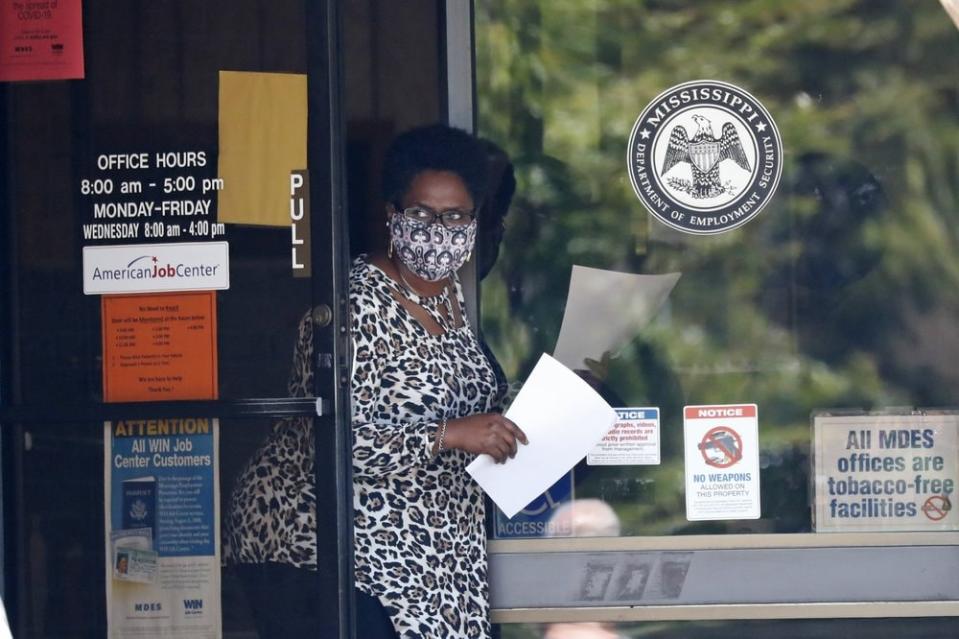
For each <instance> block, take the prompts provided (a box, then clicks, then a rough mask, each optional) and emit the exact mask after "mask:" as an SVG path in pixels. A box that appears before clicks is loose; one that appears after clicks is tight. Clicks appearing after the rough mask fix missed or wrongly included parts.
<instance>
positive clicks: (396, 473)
mask: <svg viewBox="0 0 959 639" xmlns="http://www.w3.org/2000/svg"><path fill="white" fill-rule="evenodd" d="M401 290H402V289H400V288H399V287H398V286H397V285H396V284H395V283H394V282H393V280H392V279H390V278H389V277H388V276H387V275H386V274H385V273H384V272H383V271H381V270H380V269H379V268H377V267H376V266H374V265H372V264H370V263H369V261H368V260H367V259H366V257H365V256H360V257H359V258H357V259H356V261H355V262H354V265H353V268H352V269H351V271H350V311H351V336H352V340H353V372H352V383H351V395H352V429H353V509H354V533H353V534H354V552H355V571H356V586H357V588H359V589H360V590H362V591H363V592H366V593H368V594H370V595H372V596H374V597H377V598H378V599H379V600H380V602H381V603H382V604H383V606H384V607H385V609H386V610H387V612H388V613H389V615H390V618H391V619H392V621H393V625H394V626H395V627H396V629H397V631H398V633H399V635H400V636H401V637H436V638H440V637H444V638H445V637H469V638H483V637H489V636H490V624H489V604H488V594H487V580H486V536H485V529H484V498H483V493H482V492H481V490H480V488H479V487H478V486H477V485H476V484H475V483H474V482H473V480H472V479H471V478H470V476H469V475H468V474H467V473H466V470H465V467H466V465H467V464H468V463H469V462H470V461H471V460H472V455H469V454H467V453H464V452H462V451H459V450H444V451H442V452H441V453H440V454H438V455H437V456H435V457H434V456H433V455H432V447H433V440H434V436H435V433H436V430H437V428H438V425H439V423H440V422H441V421H442V419H443V418H444V417H445V418H447V419H453V418H456V417H463V416H466V415H471V414H474V413H481V412H488V411H491V410H495V409H497V408H498V407H499V402H500V400H501V398H502V396H503V391H504V390H505V389H504V387H503V384H502V383H501V382H498V381H497V379H498V378H499V376H498V375H496V374H494V368H493V366H492V365H491V363H490V361H489V360H488V359H487V357H486V355H484V353H483V351H482V349H481V346H480V344H479V342H478V340H477V339H476V337H475V335H474V334H473V332H472V330H471V328H470V327H469V324H468V323H464V325H463V326H462V327H459V328H456V327H450V326H447V325H448V321H447V320H446V318H445V316H444V315H441V314H440V313H438V312H437V311H436V310H435V309H434V308H433V305H432V304H431V302H432V301H434V300H433V299H422V298H418V297H417V296H416V295H415V294H412V293H410V292H408V291H404V292H402V293H399V294H401V295H406V296H407V297H409V298H410V299H411V301H413V302H414V303H416V304H419V305H421V306H422V307H423V308H424V309H426V310H427V312H428V313H429V314H430V316H431V317H432V318H433V320H434V321H435V322H437V324H439V325H440V326H446V331H445V332H444V333H443V334H442V335H431V334H430V333H429V332H427V330H426V329H425V328H424V327H423V326H422V324H420V322H418V321H417V320H416V319H415V318H414V317H413V316H412V315H411V314H410V312H409V311H408V310H407V309H406V308H405V307H404V306H403V305H402V304H401V303H400V302H399V301H398V300H397V299H396V297H394V295H395V294H396V293H398V292H399V291H401ZM455 297H456V299H455V301H454V300H449V302H450V303H456V304H457V305H458V308H459V309H460V310H461V311H462V309H463V294H462V289H461V288H460V285H459V282H455ZM434 299H435V298H434ZM439 301H440V303H443V302H444V301H445V300H442V299H441V300H439ZM460 315H461V316H463V313H462V312H461V313H460ZM311 331H312V323H311V322H310V321H309V316H307V317H304V320H303V322H301V324H300V330H299V339H298V345H297V349H296V354H295V362H294V371H293V373H294V374H293V379H292V381H291V383H290V392H291V394H292V395H294V396H305V395H306V394H308V392H309V389H310V388H311V382H312V380H311V375H312V372H311V369H310V366H309V362H310V357H311V353H310V350H311V346H310V345H311ZM312 451H313V435H312V421H311V420H303V419H287V420H283V421H281V422H279V423H278V424H277V426H276V427H275V429H274V432H273V434H272V436H271V437H270V439H269V440H268V441H267V443H266V444H265V445H264V446H263V447H262V448H261V449H260V450H259V451H258V452H257V454H256V455H255V456H254V458H253V460H252V461H251V462H250V464H249V466H248V467H247V469H246V471H245V472H244V473H243V474H242V475H241V476H240V478H239V479H238V482H237V486H236V488H235V489H234V492H233V496H232V504H231V509H230V515H229V517H228V521H227V525H226V534H225V537H226V539H225V542H224V544H225V548H224V557H225V558H226V560H227V561H228V562H231V563H259V562H268V561H269V562H280V563H285V564H291V565H294V566H300V567H306V568H312V569H315V567H316V556H315V549H314V546H315V543H316V537H315V527H316V523H315V522H316V519H315V497H314V494H313V486H312V477H313V452H312Z"/></svg>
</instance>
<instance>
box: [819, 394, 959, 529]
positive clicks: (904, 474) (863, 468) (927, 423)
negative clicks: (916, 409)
mask: <svg viewBox="0 0 959 639" xmlns="http://www.w3.org/2000/svg"><path fill="white" fill-rule="evenodd" d="M957 433H959V415H956V414H949V413H943V414H920V415H836V416H834V415H829V414H818V415H815V416H814V417H813V434H814V439H815V468H816V504H815V529H816V531H817V532H849V531H879V530H882V531H888V530H957V529H959V515H957V513H956V508H955V505H956V481H957V470H959V449H957V442H959V437H957Z"/></svg>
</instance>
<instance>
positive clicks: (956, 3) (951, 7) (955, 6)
mask: <svg viewBox="0 0 959 639" xmlns="http://www.w3.org/2000/svg"><path fill="white" fill-rule="evenodd" d="M939 2H941V3H942V7H943V8H944V9H945V10H946V13H948V14H949V17H950V18H952V21H953V22H955V23H956V27H959V0H939Z"/></svg>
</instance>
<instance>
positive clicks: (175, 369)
mask: <svg viewBox="0 0 959 639" xmlns="http://www.w3.org/2000/svg"><path fill="white" fill-rule="evenodd" d="M16 4H18V3H14V5H16ZM44 4H47V5H53V6H52V7H47V9H50V11H47V13H46V14H45V13H43V12H40V13H38V14H37V15H32V14H31V15H29V16H27V17H29V18H30V19H31V20H35V22H33V23H31V25H25V24H23V23H22V20H21V22H18V23H16V24H15V25H14V28H15V30H16V32H17V34H18V35H17V37H18V38H19V39H18V40H17V42H18V46H19V47H21V49H18V54H22V55H21V56H20V57H19V58H16V59H14V60H12V61H11V60H8V59H7V58H4V59H3V62H2V64H3V65H4V67H3V68H2V69H0V74H3V76H2V77H4V79H5V80H6V81H5V82H3V83H2V84H0V110H2V119H3V121H4V127H3V129H2V136H3V139H2V142H3V145H2V153H3V162H2V167H3V169H2V171H0V193H2V204H0V210H2V218H0V219H2V231H0V238H2V241H3V249H2V250H0V255H2V263H3V267H2V276H3V283H2V285H0V290H2V295H3V297H2V302H0V308H2V319H0V322H2V324H0V326H2V329H0V335H2V341H3V347H2V351H0V352H2V360H0V382H2V386H0V400H2V403H0V422H2V433H3V440H2V448H3V508H4V510H3V521H4V529H3V531H4V535H3V553H4V561H3V567H4V573H3V577H4V602H5V604H6V607H7V610H8V613H9V615H10V617H11V620H12V624H13V631H14V635H15V636H17V637H38V638H39V637H104V636H111V637H122V636H133V635H135V636H165V637H179V636H182V637H221V636H226V637H241V636H242V637H255V636H269V634H268V633H269V630H264V628H270V627H271V626H270V625H269V623H272V622H274V621H275V620H276V618H280V617H284V616H296V615H297V614H298V613H297V611H298V610H302V609H304V608H308V609H310V611H311V613H312V616H311V617H310V620H311V621H310V623H311V627H312V629H313V631H314V632H315V636H324V637H338V636H339V637H347V636H350V632H351V629H350V628H351V624H350V621H349V620H350V614H351V607H352V603H351V598H350V596H351V593H352V578H351V570H352V568H351V547H350V546H351V541H350V540H351V533H350V530H351V511H350V502H349V494H350V492H349V487H350V481H349V437H348V430H346V429H347V428H348V421H347V420H344V419H342V416H343V415H344V414H345V413H344V408H345V407H346V406H348V405H347V404H346V402H347V401H348V400H347V397H348V394H347V393H346V387H345V385H346V384H347V383H348V371H347V366H348V363H347V348H348V343H347V341H346V336H347V329H346V317H345V313H346V311H345V309H346V288H345V274H346V263H347V262H346V259H347V257H346V249H345V248H344V245H345V243H346V242H345V240H344V241H343V242H341V241H340V238H345V237H346V236H347V232H346V229H345V222H344V220H343V199H344V198H343V195H342V190H343V187H342V182H343V172H342V164H343V154H342V148H341V147H342V140H341V136H342V127H341V125H340V117H341V114H340V108H339V102H338V101H339V99H340V91H339V84H338V83H339V82H340V73H339V64H340V61H339V59H338V56H337V43H338V38H339V18H338V16H337V11H336V3H327V2H320V3H313V2H298V1H283V2H274V3H269V4H264V3H261V2H256V1H253V0H250V1H240V2H204V3H199V4H198V3H191V2H166V3H155V2H143V1H136V2H129V1H127V0H117V1H107V2H85V3H82V11H80V10H77V12H76V14H75V15H69V14H67V10H66V9H62V5H65V4H71V5H75V6H80V3H60V7H58V6H56V3H44ZM3 10H4V11H7V10H8V9H7V8H6V7H5V8H4V9H3ZM61 10H62V11H64V14H63V15H59V14H58V15H56V16H54V15H53V14H52V13H51V11H52V12H54V13H56V12H59V11H61ZM21 13H22V12H21ZM47 14H50V15H47ZM51 16H52V17H51ZM21 18H22V16H21ZM46 18H51V19H50V20H47V21H46V22H43V21H44V20H45V19H46ZM3 19H4V20H5V21H8V22H6V23H5V28H7V27H9V26H10V23H9V20H19V19H20V18H17V17H16V15H14V16H13V17H12V18H11V17H10V16H7V15H5V16H3ZM24 19H25V18H24ZM5 33H6V32H5ZM58 45H59V47H60V48H59V49H57V46H58ZM4 46H6V43H5V44H4ZM43 47H53V53H52V54H51V55H53V56H54V57H52V58H50V57H49V56H48V57H47V58H44V57H43V56H39V55H37V56H33V54H36V53H38V52H40V50H41V48H43ZM43 50H44V51H46V49H43ZM346 410H348V408H347V409H346ZM271 452H276V453H277V454H276V455H271V454H270V453H271ZM266 473H272V475H271V480H270V481H259V480H262V479H263V476H264V474H266ZM273 480H275V481H273ZM269 564H277V565H279V566H281V567H290V568H291V569H293V570H295V571H298V572H297V574H298V575H300V576H299V577H297V579H300V581H298V582H297V583H299V584H305V585H306V586H305V588H297V589H296V591H297V593H298V599H297V600H296V601H294V600H293V598H289V599H283V598H282V597H281V596H278V595H279V594H281V593H282V592H283V591H282V589H281V588H280V586H281V584H278V583H277V582H276V581H275V580H273V578H272V577H271V576H270V573H263V572H261V571H260V572H258V571H259V568H258V567H259V566H264V565H269ZM303 574H305V575H306V577H305V578H304V577H303V576H302V575H303ZM265 604H269V605H265ZM268 608H272V617H273V619H272V620H270V619H265V618H264V614H265V613H264V610H265V609H268ZM268 612H269V611H268ZM288 636H295V635H288Z"/></svg>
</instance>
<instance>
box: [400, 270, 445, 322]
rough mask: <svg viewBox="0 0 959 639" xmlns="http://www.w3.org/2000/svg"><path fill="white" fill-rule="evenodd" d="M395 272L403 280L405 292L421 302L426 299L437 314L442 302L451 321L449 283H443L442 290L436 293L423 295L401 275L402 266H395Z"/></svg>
mask: <svg viewBox="0 0 959 639" xmlns="http://www.w3.org/2000/svg"><path fill="white" fill-rule="evenodd" d="M396 272H397V273H399V274H400V279H401V280H402V281H403V288H405V289H406V292H407V293H412V294H413V295H415V296H416V297H417V298H418V299H419V300H421V301H423V302H425V301H427V300H428V301H429V303H430V304H431V305H432V306H433V310H434V311H435V312H436V313H437V314H439V310H440V303H441V302H442V303H443V304H444V305H445V306H446V317H447V319H448V321H450V322H452V321H453V303H452V302H451V301H450V296H449V283H447V284H445V285H444V286H443V290H442V291H441V292H440V293H438V294H437V295H423V294H421V293H420V292H419V291H417V290H416V287H415V286H413V285H412V284H410V281H409V280H408V279H406V276H405V275H403V269H402V268H397V269H396Z"/></svg>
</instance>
